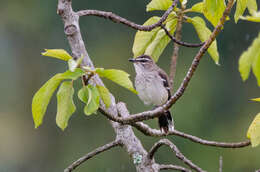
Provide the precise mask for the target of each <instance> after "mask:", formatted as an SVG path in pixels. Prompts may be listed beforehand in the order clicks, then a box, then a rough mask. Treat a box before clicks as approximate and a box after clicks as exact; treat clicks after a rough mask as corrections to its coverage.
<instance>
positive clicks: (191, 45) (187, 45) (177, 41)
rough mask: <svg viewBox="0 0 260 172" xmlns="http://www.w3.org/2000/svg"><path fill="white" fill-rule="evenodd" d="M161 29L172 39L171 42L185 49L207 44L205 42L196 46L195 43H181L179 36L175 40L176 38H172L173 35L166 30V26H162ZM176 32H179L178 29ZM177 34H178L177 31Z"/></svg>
mask: <svg viewBox="0 0 260 172" xmlns="http://www.w3.org/2000/svg"><path fill="white" fill-rule="evenodd" d="M161 28H163V30H164V31H165V33H166V34H167V36H168V37H169V38H171V40H172V41H173V42H175V43H176V45H182V46H184V47H190V48H197V47H201V46H202V45H203V44H205V42H201V43H197V44H195V43H187V42H183V41H180V40H179V39H178V38H177V36H176V38H175V37H174V36H172V35H171V33H170V32H169V31H168V30H167V29H166V27H165V26H164V25H162V26H161ZM176 30H177V29H176ZM176 33H177V31H176Z"/></svg>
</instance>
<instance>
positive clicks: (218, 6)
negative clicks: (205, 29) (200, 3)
mask: <svg viewBox="0 0 260 172" xmlns="http://www.w3.org/2000/svg"><path fill="white" fill-rule="evenodd" d="M225 8H226V3H225V0H204V8H203V9H204V12H203V13H204V16H205V17H206V18H207V19H208V20H209V21H210V22H211V23H212V24H213V26H217V24H218V22H219V20H220V18H221V17H222V15H223V12H224V10H225Z"/></svg>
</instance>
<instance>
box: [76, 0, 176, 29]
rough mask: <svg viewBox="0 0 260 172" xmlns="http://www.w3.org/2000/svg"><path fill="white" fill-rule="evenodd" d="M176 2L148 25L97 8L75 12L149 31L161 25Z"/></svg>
mask: <svg viewBox="0 0 260 172" xmlns="http://www.w3.org/2000/svg"><path fill="white" fill-rule="evenodd" d="M177 2H178V0H174V1H173V3H172V5H171V6H170V8H169V9H168V10H167V11H165V13H164V14H163V16H162V17H161V19H160V20H159V21H158V22H157V23H154V24H152V25H148V26H143V25H139V24H136V23H134V22H131V21H129V20H127V19H125V18H123V17H120V16H118V15H116V14H113V13H112V12H105V11H99V10H82V11H78V12H77V14H78V15H79V16H97V17H103V18H105V19H110V20H112V21H113V22H115V23H122V24H124V25H127V26H129V27H131V28H133V29H136V30H142V31H151V30H153V29H154V28H156V27H159V26H161V25H162V23H163V22H164V21H165V20H166V19H167V17H168V15H169V14H170V13H171V12H172V10H173V8H174V7H175V5H176V4H177Z"/></svg>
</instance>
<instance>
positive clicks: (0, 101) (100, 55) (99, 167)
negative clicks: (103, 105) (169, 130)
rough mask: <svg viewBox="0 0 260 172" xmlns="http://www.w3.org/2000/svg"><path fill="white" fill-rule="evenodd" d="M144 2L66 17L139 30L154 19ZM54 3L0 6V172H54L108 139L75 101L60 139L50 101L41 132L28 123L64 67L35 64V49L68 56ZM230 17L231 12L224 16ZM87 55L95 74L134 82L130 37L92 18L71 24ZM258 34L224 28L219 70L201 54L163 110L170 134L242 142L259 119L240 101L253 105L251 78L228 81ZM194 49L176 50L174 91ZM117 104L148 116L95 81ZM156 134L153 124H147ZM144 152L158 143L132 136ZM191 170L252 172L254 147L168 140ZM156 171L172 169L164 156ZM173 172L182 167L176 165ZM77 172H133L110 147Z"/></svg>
mask: <svg viewBox="0 0 260 172" xmlns="http://www.w3.org/2000/svg"><path fill="white" fill-rule="evenodd" d="M146 3H148V1H140V0H131V1H120V0H113V1H93V0H92V1H91V0H85V1H83V0H78V1H75V0H74V3H73V7H74V8H75V10H79V9H82V8H86V9H87V8H88V9H99V10H105V11H112V12H115V13H116V14H120V15H121V16H123V17H125V18H127V19H130V20H132V21H135V22H137V23H140V24H141V23H143V22H144V21H145V20H146V19H147V18H148V17H150V16H152V15H159V14H160V13H158V12H150V13H146V12H145V5H146ZM56 6H57V1H53V0H45V1H41V0H13V1H3V2H1V6H0V171H1V172H58V171H63V169H64V168H65V167H67V166H68V165H69V164H70V163H71V162H73V161H74V160H76V159H78V158H79V157H81V156H82V155H84V154H85V153H87V152H89V151H91V150H93V149H94V148H96V147H98V146H101V145H103V144H105V143H107V142H109V141H112V140H113V139H114V137H115V135H114V132H113V130H112V128H111V126H110V124H109V122H108V120H107V119H106V118H105V117H104V116H103V115H101V114H99V113H98V114H96V115H92V116H90V117H87V116H85V115H84V114H83V110H82V109H83V104H82V103H81V102H79V101H78V100H77V98H76V96H75V98H74V100H75V102H76V103H77V104H78V106H77V112H76V113H75V114H74V115H73V116H72V118H71V120H70V122H69V126H68V128H67V129H66V130H65V131H64V132H62V131H61V130H60V129H59V128H58V127H57V126H56V124H55V114H56V97H55V96H53V99H52V101H51V103H50V105H49V107H48V110H47V113H46V116H45V118H44V122H43V125H41V126H40V127H39V128H38V129H34V124H33V121H32V115H31V100H32V96H33V94H34V93H35V92H36V91H37V90H38V89H39V88H40V87H41V85H42V84H43V83H44V82H45V81H47V80H48V79H49V78H50V77H51V76H52V75H54V74H55V73H57V72H63V71H65V70H66V68H67V66H66V64H65V63H63V62H61V61H59V60H56V59H51V58H47V57H43V56H41V55H40V53H41V52H42V51H43V49H44V48H63V49H66V50H67V51H69V52H70V49H69V46H68V42H67V40H66V38H65V36H64V33H63V23H62V21H61V19H60V17H59V16H58V15H57V14H56ZM233 12H234V11H233ZM80 22H81V31H82V35H83V37H84V40H85V41H86V46H87V50H88V52H89V55H90V56H91V58H92V60H93V62H94V64H95V65H96V66H98V67H104V68H116V69H122V70H125V71H127V72H129V73H130V74H131V79H133V76H134V69H133V66H132V65H131V64H130V63H129V62H128V60H127V59H128V58H130V57H132V52H131V48H132V44H133V39H134V34H135V30H133V29H130V28H128V27H126V26H123V25H120V24H115V23H112V22H111V21H107V20H104V19H103V18H102V19H101V18H97V17H84V18H82V19H81V20H80ZM259 29H260V25H259V24H254V23H250V22H244V21H239V22H238V24H235V23H234V21H233V19H231V20H230V21H229V22H228V23H226V25H225V30H224V31H223V32H221V34H220V35H219V37H218V38H217V40H218V49H219V52H220V64H221V65H220V66H217V65H215V64H214V62H213V60H212V59H210V57H209V55H208V54H206V55H205V56H204V57H203V59H202V61H201V63H200V65H199V68H198V70H197V71H196V74H195V76H194V77H193V78H192V81H191V82H190V85H189V87H188V89H187V91H186V92H185V94H184V96H183V97H182V98H181V99H180V101H178V103H176V105H174V107H173V108H172V109H171V111H172V113H173V114H174V119H175V125H176V128H177V129H178V130H180V131H184V132H187V133H189V134H192V135H195V136H199V137H202V138H205V139H209V140H217V141H234V142H235V141H243V140H245V139H246V131H247V129H248V126H249V124H250V123H251V121H252V120H253V118H254V117H255V115H256V114H257V113H258V112H260V104H259V103H256V102H251V101H249V99H250V98H255V97H260V88H259V87H257V84H256V80H255V78H254V76H252V75H251V76H250V78H249V80H248V81H246V82H245V83H243V82H242V80H241V78H240V75H239V72H238V59H239V55H240V54H241V53H242V52H243V51H244V50H246V49H247V47H248V46H249V45H250V44H251V42H252V40H253V38H254V37H256V36H257V34H258V32H259ZM183 40H186V41H188V42H198V39H197V36H196V33H195V31H194V29H193V28H192V27H191V25H189V24H184V27H183ZM172 47H173V44H172V43H171V44H169V46H168V47H167V49H166V51H165V52H164V53H163V54H162V56H161V58H160V60H159V62H158V64H159V65H160V66H161V67H162V68H164V69H165V70H166V71H168V70H169V62H170V57H171V53H172ZM197 51H198V49H190V48H183V47H182V48H181V50H180V57H179V60H178V67H177V77H176V82H175V89H176V88H177V87H178V86H179V84H180V83H181V81H182V79H183V77H184V75H185V73H186V71H187V69H188V67H189V66H190V64H191V61H192V59H193V57H194V55H195V54H196V52H197ZM105 83H106V85H107V87H108V88H109V89H110V91H111V92H112V93H113V94H114V95H115V97H116V99H117V101H124V102H126V103H127V106H128V108H129V110H130V111H131V112H132V113H136V112H140V111H143V110H147V109H150V108H151V107H145V106H144V105H143V103H142V102H141V101H140V100H139V99H138V97H137V96H136V95H134V94H132V93H131V92H129V91H128V90H126V89H123V88H121V87H119V86H117V85H116V84H113V83H111V82H108V81H105ZM148 123H149V124H150V125H151V126H153V127H157V121H156V120H151V121H149V122H148ZM135 133H136V135H137V136H138V137H139V138H140V139H141V141H142V143H143V145H144V147H145V148H146V149H149V148H150V147H151V146H152V145H153V143H154V142H155V141H157V140H158V138H151V137H147V136H144V135H142V134H141V133H140V132H138V131H136V130H135ZM167 138H168V139H170V140H172V141H173V142H174V143H175V144H176V145H177V146H178V147H179V149H180V150H181V151H182V152H183V153H184V155H186V156H187V157H189V158H190V159H191V160H192V161H193V162H194V163H196V164H198V165H199V166H201V167H202V168H203V169H205V170H208V171H217V170H218V162H219V157H220V156H223V161H224V162H223V168H224V171H230V172H233V171H234V172H245V171H246V172H247V171H248V172H249V171H255V170H256V169H260V146H259V147H257V148H251V147H246V148H241V149H223V148H214V147H207V146H202V145H199V144H196V143H192V142H190V141H188V140H185V139H182V138H179V137H176V136H169V137H167ZM156 160H157V161H158V162H161V163H165V164H167V163H175V164H182V163H181V162H180V161H179V160H177V159H176V158H175V156H174V155H173V153H172V152H171V151H169V149H168V148H161V149H160V151H159V152H158V153H157V154H156ZM182 165H183V164H182ZM75 171H77V172H94V171H95V172H99V171H100V172H101V171H102V172H112V171H120V172H121V171H124V172H130V171H135V168H134V165H133V162H132V160H131V158H130V157H129V156H128V154H127V153H125V151H124V150H123V149H120V148H114V149H112V150H110V151H108V152H106V153H104V154H102V155H99V156H97V157H95V158H93V159H91V160H89V161H88V162H87V163H85V164H83V165H81V166H80V167H79V168H78V169H77V170H75Z"/></svg>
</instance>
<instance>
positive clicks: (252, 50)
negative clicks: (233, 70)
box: [239, 33, 260, 86]
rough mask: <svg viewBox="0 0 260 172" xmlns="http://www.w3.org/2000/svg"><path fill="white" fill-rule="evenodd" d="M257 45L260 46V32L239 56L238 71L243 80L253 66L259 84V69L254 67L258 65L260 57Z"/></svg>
mask: <svg viewBox="0 0 260 172" xmlns="http://www.w3.org/2000/svg"><path fill="white" fill-rule="evenodd" d="M259 47H260V33H259V35H258V37H257V38H256V39H255V40H254V41H253V43H252V45H251V46H250V47H249V48H248V49H247V50H246V51H244V52H243V53H242V55H241V56H240V58H239V72H240V75H241V77H242V79H243V81H245V80H246V79H247V78H248V76H249V74H250V70H251V67H253V71H254V74H255V76H256V77H257V79H258V85H259V86H260V83H259V79H260V76H259V75H260V74H259V69H256V68H258V67H259V58H260V49H259Z"/></svg>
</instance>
